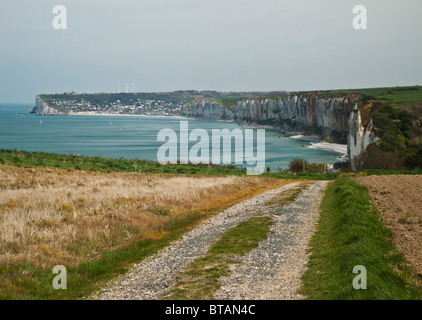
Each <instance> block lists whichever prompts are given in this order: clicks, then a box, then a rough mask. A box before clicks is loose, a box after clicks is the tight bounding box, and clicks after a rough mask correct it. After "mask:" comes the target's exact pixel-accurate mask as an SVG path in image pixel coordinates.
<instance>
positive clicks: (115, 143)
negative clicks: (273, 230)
mask: <svg viewBox="0 0 422 320" xmlns="http://www.w3.org/2000/svg"><path fill="white" fill-rule="evenodd" d="M30 108H31V105H30V104H1V105H0V148H3V149H16V150H25V151H42V152H53V153H64V154H70V153H72V154H80V155H87V156H101V157H104V158H120V157H123V158H127V159H147V160H153V161H157V150H158V148H159V147H160V146H161V145H162V144H163V142H159V141H157V134H158V132H159V131H160V130H161V129H164V128H169V129H173V130H175V131H176V132H177V131H178V130H179V127H180V121H186V120H187V121H189V130H193V129H205V130H207V131H208V133H209V135H210V136H211V130H212V129H224V128H227V129H229V130H233V129H235V128H240V129H244V127H242V126H241V125H239V124H236V123H233V122H224V121H213V120H203V119H182V118H178V117H153V116H151V117H146V116H118V115H35V114H30V113H29V109H30ZM255 141H256V140H255ZM192 144H194V143H192ZM308 144H309V143H307V142H304V141H299V140H295V139H291V138H287V137H285V136H284V135H282V134H281V133H279V132H278V131H277V130H270V129H266V132H265V162H266V166H270V167H271V170H272V171H274V170H277V169H279V168H283V169H285V168H287V166H288V163H289V161H290V160H291V159H294V158H301V159H306V160H308V161H309V162H321V163H328V164H332V163H335V162H337V161H339V159H338V157H339V155H338V154H336V153H333V152H331V151H326V150H320V149H314V148H306V147H303V146H304V145H308ZM232 152H233V153H234V152H235V150H234V148H232ZM232 158H233V163H234V157H232Z"/></svg>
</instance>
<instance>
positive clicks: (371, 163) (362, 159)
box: [352, 144, 402, 171]
mask: <svg viewBox="0 0 422 320" xmlns="http://www.w3.org/2000/svg"><path fill="white" fill-rule="evenodd" d="M352 167H353V168H354V169H355V171H361V170H366V169H378V170H399V169H401V168H402V165H401V163H400V160H399V158H398V156H397V155H395V154H394V153H390V152H384V151H381V150H380V149H379V148H378V147H377V145H376V144H371V145H369V146H368V147H367V148H366V150H365V151H363V152H362V153H361V154H360V155H359V156H355V157H353V159H352Z"/></svg>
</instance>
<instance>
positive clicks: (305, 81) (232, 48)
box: [0, 0, 422, 103]
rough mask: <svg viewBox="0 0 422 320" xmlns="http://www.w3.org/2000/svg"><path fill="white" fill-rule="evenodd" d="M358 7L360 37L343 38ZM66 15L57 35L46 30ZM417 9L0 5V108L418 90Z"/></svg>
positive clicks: (389, 4)
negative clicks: (45, 99) (209, 93)
mask: <svg viewBox="0 0 422 320" xmlns="http://www.w3.org/2000/svg"><path fill="white" fill-rule="evenodd" d="M359 4H360V5H365V6H366V8H367V10H368V29H367V30H359V31H357V30H354V29H353V26H352V20H353V18H354V15H353V13H352V9H353V7H354V6H355V5H359ZM56 5H64V6H65V7H66V8H67V27H68V29H67V30H55V29H54V28H53V27H52V21H53V18H54V16H55V15H54V14H53V13H52V10H53V7H54V6H56ZM421 13H422V1H420V0H362V1H361V0H359V1H358V0H353V1H352V0H341V1H338V0H321V1H316V0H259V1H258V0H136V1H135V0H113V1H112V0H89V1H88V0H60V1H59V0H36V1H34V0H13V1H12V0H0V102H31V103H32V102H33V101H34V99H35V95H36V94H39V93H50V92H52V90H55V91H56V92H64V91H72V90H74V91H76V92H88V93H90V92H115V91H117V83H118V82H119V83H120V88H121V90H124V86H125V83H126V82H127V83H129V84H131V83H135V84H136V89H137V91H148V92H149V91H173V90H180V89H194V90H219V91H252V90H265V91H267V90H289V91H292V90H311V89H334V88H361V87H379V86H396V85H415V84H422V60H421V57H422V19H421Z"/></svg>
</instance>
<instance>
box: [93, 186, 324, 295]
mask: <svg viewBox="0 0 422 320" xmlns="http://www.w3.org/2000/svg"><path fill="white" fill-rule="evenodd" d="M298 184H299V182H296V183H291V184H288V185H286V186H284V187H281V188H276V189H272V190H269V191H267V192H265V193H263V194H260V195H258V196H255V197H253V198H251V199H248V200H245V201H243V202H240V203H238V204H236V205H234V206H232V207H230V208H228V209H226V210H225V211H223V212H221V213H220V214H218V215H216V216H214V217H213V218H211V219H210V220H208V221H207V222H205V223H204V224H202V225H201V226H199V227H197V228H195V229H194V230H192V231H190V232H188V233H187V234H185V235H184V236H183V238H182V239H180V240H178V241H175V242H174V243H172V245H170V246H168V247H166V248H164V249H162V250H161V251H159V252H158V253H157V254H155V255H153V256H151V257H149V258H147V259H146V260H144V261H143V262H141V263H140V264H137V265H135V266H134V267H133V268H132V269H131V270H130V271H129V272H128V273H127V274H125V275H124V276H121V277H120V278H118V279H116V280H114V281H113V282H111V283H110V285H109V286H108V287H107V288H105V289H103V290H101V291H100V292H98V293H97V294H94V295H93V296H92V297H91V298H93V299H104V300H112V299H119V300H123V299H130V300H135V299H158V298H159V297H160V295H162V294H163V293H164V292H165V291H166V290H167V288H168V287H169V286H170V285H172V284H174V283H175V282H176V276H177V274H178V272H179V271H180V270H181V268H183V267H184V266H186V265H187V264H189V263H191V262H193V261H194V260H196V259H198V258H199V257H201V256H202V255H203V254H205V253H206V252H207V250H208V249H209V247H210V245H211V243H213V242H214V241H216V240H217V239H218V237H219V236H221V235H222V234H223V233H224V232H226V231H227V230H228V229H230V228H232V227H234V226H236V225H237V224H239V223H240V222H242V221H245V220H247V219H248V218H250V217H251V216H252V214H253V213H255V212H257V211H263V210H267V206H266V205H265V203H266V202H267V201H269V200H271V199H272V198H274V197H275V196H276V195H277V194H279V193H280V192H282V191H284V190H287V189H291V188H294V187H295V186H297V185H298ZM319 185H320V184H319ZM280 218H281V217H280ZM282 247H283V246H282ZM261 259H262V257H261ZM236 274H237V273H236ZM227 292H231V291H230V290H229V291H227ZM231 297H232V295H230V294H229V295H227V297H226V298H227V299H228V298H231Z"/></svg>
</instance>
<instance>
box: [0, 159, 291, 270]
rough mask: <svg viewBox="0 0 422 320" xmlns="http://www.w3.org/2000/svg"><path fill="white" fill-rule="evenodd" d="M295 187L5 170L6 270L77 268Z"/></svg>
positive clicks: (0, 169) (0, 229)
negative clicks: (175, 225)
mask: <svg viewBox="0 0 422 320" xmlns="http://www.w3.org/2000/svg"><path fill="white" fill-rule="evenodd" d="M288 182H289V181H287V180H284V181H281V180H276V179H271V178H257V177H231V176H227V177H192V176H176V175H147V174H138V173H96V172H85V171H73V170H62V169H54V168H18V167H12V166H7V165H1V166H0V265H5V264H7V265H14V264H18V263H23V262H31V263H35V264H36V265H38V266H40V267H51V266H53V265H55V264H58V263H60V264H65V265H69V266H70V265H78V264H79V263H80V262H83V261H87V260H92V259H95V258H98V257H99V256H100V254H101V253H103V252H104V251H107V250H111V249H117V248H122V247H125V246H128V245H130V244H132V243H134V242H135V241H137V240H140V239H160V238H162V237H163V236H165V235H166V231H165V225H166V224H168V223H169V222H170V221H177V220H181V219H185V218H187V217H188V216H191V215H196V216H198V215H206V214H208V213H209V212H210V211H212V210H213V209H217V208H223V207H225V206H228V205H230V204H233V203H234V202H237V201H240V200H242V199H245V198H247V197H250V196H252V195H254V194H256V193H258V192H261V191H264V190H267V189H269V188H272V187H276V186H280V185H283V184H286V183H288ZM214 211H215V210H214Z"/></svg>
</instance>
